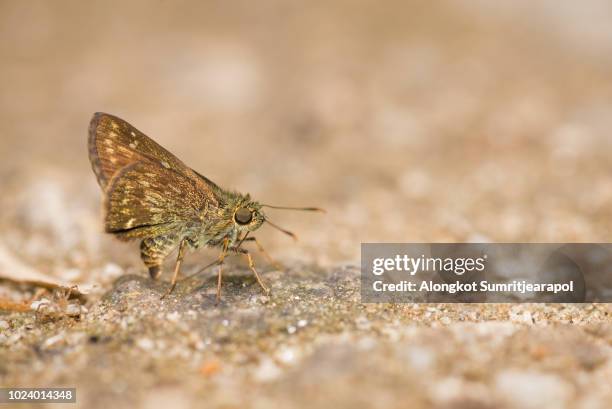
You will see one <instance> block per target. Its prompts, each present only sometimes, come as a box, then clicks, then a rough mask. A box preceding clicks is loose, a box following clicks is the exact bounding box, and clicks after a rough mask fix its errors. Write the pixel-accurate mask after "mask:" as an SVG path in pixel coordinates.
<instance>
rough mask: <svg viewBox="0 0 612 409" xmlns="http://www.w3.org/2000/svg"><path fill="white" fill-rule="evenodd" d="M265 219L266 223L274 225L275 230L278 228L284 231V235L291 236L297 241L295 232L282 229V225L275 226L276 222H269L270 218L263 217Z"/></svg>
mask: <svg viewBox="0 0 612 409" xmlns="http://www.w3.org/2000/svg"><path fill="white" fill-rule="evenodd" d="M265 221H266V223H268V224H269V225H270V226H272V227H274V228H275V229H276V230H280V231H282V232H283V233H285V234H286V235H288V236H291V237H293V240H295V241H297V240H298V238H297V236H296V235H295V233H292V232H290V231H289V230H285V229H283V228H282V227H280V226H277V225H276V224H274V223H272V222H271V221H270V220H268V219H265Z"/></svg>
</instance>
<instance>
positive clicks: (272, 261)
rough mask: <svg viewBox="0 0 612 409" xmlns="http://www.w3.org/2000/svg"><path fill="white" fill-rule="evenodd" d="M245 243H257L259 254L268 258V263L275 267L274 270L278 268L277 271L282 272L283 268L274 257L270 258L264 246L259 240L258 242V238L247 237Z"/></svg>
mask: <svg viewBox="0 0 612 409" xmlns="http://www.w3.org/2000/svg"><path fill="white" fill-rule="evenodd" d="M244 241H252V242H254V243H255V245H256V246H257V250H259V252H260V253H261V254H263V256H264V257H265V258H266V260H268V263H270V264H272V265H273V266H274V268H276V269H277V270H282V269H283V267H282V266H281V265H280V263H279V262H278V261H276V260H274V259H273V258H272V256H270V254H269V253H268V252H267V251H266V250H265V249H264V248H263V246H262V245H261V243H260V242H259V240H257V238H256V237H247V238H246V239H244Z"/></svg>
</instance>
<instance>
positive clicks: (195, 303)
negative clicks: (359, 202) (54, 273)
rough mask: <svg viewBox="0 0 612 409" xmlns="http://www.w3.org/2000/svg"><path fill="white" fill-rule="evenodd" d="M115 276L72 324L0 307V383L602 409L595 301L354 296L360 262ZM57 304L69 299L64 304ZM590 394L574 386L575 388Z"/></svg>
mask: <svg viewBox="0 0 612 409" xmlns="http://www.w3.org/2000/svg"><path fill="white" fill-rule="evenodd" d="M226 276H227V280H226V282H225V285H224V287H223V298H222V302H221V303H220V304H219V305H215V284H216V281H215V277H214V273H212V272H211V273H208V274H204V276H203V277H199V276H198V277H195V278H191V279H188V280H185V281H183V282H181V284H180V285H179V286H178V288H177V291H176V292H175V293H173V294H172V295H170V296H169V297H167V298H165V299H163V300H160V297H161V295H162V294H164V292H165V290H166V289H167V283H159V282H152V281H151V280H150V279H148V278H144V277H142V276H138V275H125V276H123V277H121V278H120V279H118V280H117V281H116V282H115V283H114V286H113V288H112V289H110V290H109V291H108V292H107V293H106V294H105V295H104V296H103V297H102V298H101V299H100V300H99V301H97V302H95V303H93V304H92V305H91V306H90V307H89V311H88V312H87V313H84V314H82V315H81V317H80V319H78V318H75V317H69V316H66V315H63V316H57V317H53V318H50V317H48V316H45V315H44V314H42V313H40V312H39V313H38V314H37V315H35V314H23V313H13V314H10V315H4V316H2V321H0V323H1V328H2V329H0V331H2V335H0V340H1V342H2V346H3V348H2V349H1V359H0V362H2V367H1V368H0V371H1V373H2V374H3V375H2V377H3V384H8V385H25V384H28V385H32V384H33V383H34V384H35V385H38V386H48V385H71V386H76V387H77V388H78V396H79V398H78V399H79V404H80V405H81V407H91V408H97V407H99V408H102V407H107V406H108V405H109V404H112V405H113V406H114V407H133V406H134V405H143V407H164V406H166V405H172V406H173V407H190V406H198V404H202V403H203V402H205V403H206V405H207V406H209V407H253V408H259V407H262V408H264V407H266V408H269V407H278V408H310V407H316V406H320V407H329V406H333V407H338V408H353V407H362V406H368V407H380V408H394V407H397V408H401V407H407V406H408V407H415V408H429V407H435V408H538V409H542V408H551V409H557V408H583V407H588V408H602V409H603V408H605V407H606V406H605V405H606V404H607V403H606V402H609V401H610V399H612V392H611V391H610V388H609V377H610V375H611V374H612V372H611V371H612V361H611V360H610V356H611V352H612V332H611V329H612V327H611V326H610V314H611V313H612V311H611V309H610V307H609V306H607V305H569V304H568V305H507V304H499V305H480V304H478V305H451V304H448V305H440V304H403V305H390V304H379V305H378V304H361V303H359V279H358V271H357V270H356V269H354V268H350V267H346V268H338V269H335V270H320V269H312V268H309V267H304V266H302V267H298V268H295V269H291V270H286V271H270V272H268V273H267V274H265V277H266V280H267V281H268V282H269V283H271V285H272V295H271V296H264V295H262V293H261V290H260V288H259V286H258V285H257V283H256V282H255V280H254V279H253V277H252V276H251V274H250V272H248V270H240V269H234V270H233V271H232V272H231V273H229V274H226ZM70 302H71V303H72V302H73V301H70ZM587 391H588V392H587Z"/></svg>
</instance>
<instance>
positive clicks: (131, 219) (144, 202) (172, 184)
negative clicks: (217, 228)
mask: <svg viewBox="0 0 612 409" xmlns="http://www.w3.org/2000/svg"><path fill="white" fill-rule="evenodd" d="M216 206H218V202H217V200H216V198H215V196H214V195H213V194H212V191H211V190H210V189H202V186H201V183H199V182H198V181H196V180H194V179H192V178H190V177H188V176H187V175H184V174H183V173H181V172H178V171H176V170H174V169H171V168H166V167H164V166H161V165H159V164H157V163H154V162H150V161H144V162H136V163H132V164H130V165H128V166H125V167H123V169H121V170H120V171H119V172H117V173H116V174H115V175H114V176H113V177H112V179H111V180H110V181H109V184H108V188H107V191H106V200H105V204H104V208H105V220H104V226H105V229H106V232H108V233H113V234H115V235H116V236H117V237H119V238H122V239H131V238H142V237H149V236H153V235H154V236H158V235H162V234H166V233H169V232H174V231H176V229H177V228H180V227H185V226H187V225H189V224H190V223H201V222H202V221H201V219H200V217H201V215H202V214H203V211H204V210H205V209H206V208H207V207H208V208H214V207H216Z"/></svg>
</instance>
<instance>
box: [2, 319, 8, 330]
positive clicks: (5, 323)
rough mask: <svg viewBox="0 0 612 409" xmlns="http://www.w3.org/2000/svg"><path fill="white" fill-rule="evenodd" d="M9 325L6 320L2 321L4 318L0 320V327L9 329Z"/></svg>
mask: <svg viewBox="0 0 612 409" xmlns="http://www.w3.org/2000/svg"><path fill="white" fill-rule="evenodd" d="M9 328H10V325H9V323H8V322H6V321H4V320H0V329H9Z"/></svg>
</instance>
